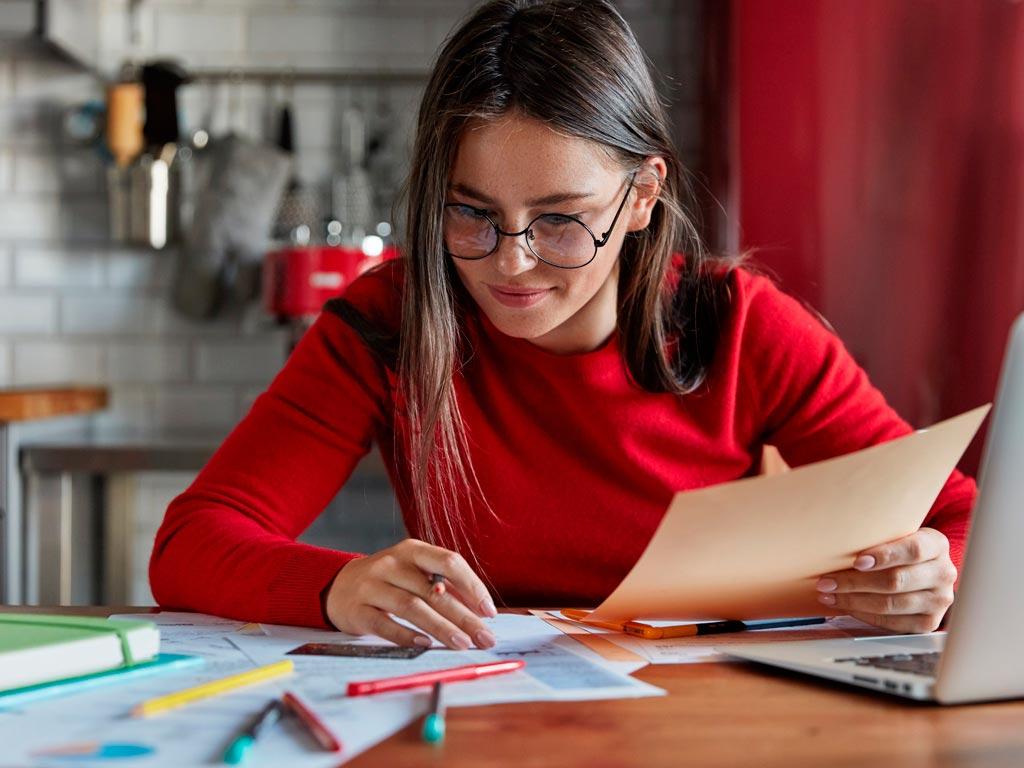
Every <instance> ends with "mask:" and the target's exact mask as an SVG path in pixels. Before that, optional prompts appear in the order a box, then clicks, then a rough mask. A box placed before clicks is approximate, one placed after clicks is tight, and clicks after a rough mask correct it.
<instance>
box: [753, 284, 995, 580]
mask: <svg viewBox="0 0 1024 768" xmlns="http://www.w3.org/2000/svg"><path fill="white" fill-rule="evenodd" d="M738 287H739V294H740V295H739V296H738V297H737V298H738V299H739V302H740V304H741V305H745V307H746V312H745V313H742V315H743V316H742V320H741V323H742V326H743V327H742V329H741V330H740V333H741V339H742V340H741V345H742V346H743V347H744V349H743V351H742V353H741V359H746V360H747V361H748V363H749V364H747V365H745V366H744V367H745V370H746V372H747V375H746V382H745V384H746V388H747V391H748V395H749V397H750V398H751V400H752V402H754V403H757V404H758V411H759V419H760V423H761V424H762V425H763V428H764V432H763V437H762V439H763V441H764V442H765V443H769V444H771V445H774V446H776V448H778V449H779V452H780V453H781V454H782V456H783V458H784V459H785V460H786V462H787V463H789V464H790V465H792V466H799V465H802V464H807V463H810V462H813V461H819V460H823V459H826V458H831V457H834V456H839V455H842V454H846V453H851V452H853V451H857V450H860V449H862V448H866V447H868V446H870V445H875V444H877V443H883V442H886V441H888V440H892V439H894V438H897V437H900V436H902V435H906V434H909V433H910V432H912V431H913V429H912V428H911V426H910V425H909V424H908V423H907V422H906V421H905V420H904V419H902V418H901V417H900V416H899V415H898V414H897V413H896V412H895V411H894V410H893V409H892V408H891V407H890V406H889V405H888V403H887V402H886V401H885V398H884V397H883V395H882V393H881V392H879V391H878V389H876V388H875V387H874V386H873V385H872V384H871V382H870V381H869V380H868V377H867V374H866V373H865V372H864V370H863V369H862V368H861V367H860V366H859V365H858V364H857V362H856V361H855V360H854V359H853V356H852V355H851V354H850V353H849V351H848V350H847V349H846V346H845V345H844V344H843V342H842V341H841V340H840V339H839V337H838V336H837V335H836V334H835V333H833V332H832V331H831V330H829V329H828V328H826V326H825V325H824V324H823V323H822V321H821V320H820V319H818V318H817V317H816V316H815V315H814V314H813V313H812V312H811V311H809V310H808V309H806V308H805V307H804V306H803V305H802V304H800V302H798V301H797V300H795V299H794V298H792V297H790V296H789V295H787V294H785V293H784V292H782V291H781V290H779V289H778V288H777V287H776V286H775V284H774V283H773V282H772V281H771V280H769V279H767V278H764V277H751V276H749V274H745V275H742V276H741V277H740V278H739V280H738ZM976 495H977V488H976V485H975V482H974V480H973V479H971V478H970V477H968V476H966V475H964V474H963V473H961V472H960V471H959V470H953V472H952V473H951V474H950V476H949V478H948V479H947V481H946V483H945V485H944V486H943V488H942V490H941V491H940V493H939V495H938V497H937V498H936V500H935V502H934V504H933V505H932V508H931V509H930V510H929V512H928V515H927V516H926V518H925V520H924V523H923V525H924V526H926V527H931V528H935V529H937V530H939V531H942V533H944V534H945V535H946V537H947V538H948V539H949V544H950V556H951V559H952V560H953V564H954V565H956V567H957V568H958V569H959V568H960V563H961V561H962V559H963V550H964V546H965V543H966V539H967V533H968V528H969V525H970V517H971V510H972V508H973V506H974V501H975V497H976Z"/></svg>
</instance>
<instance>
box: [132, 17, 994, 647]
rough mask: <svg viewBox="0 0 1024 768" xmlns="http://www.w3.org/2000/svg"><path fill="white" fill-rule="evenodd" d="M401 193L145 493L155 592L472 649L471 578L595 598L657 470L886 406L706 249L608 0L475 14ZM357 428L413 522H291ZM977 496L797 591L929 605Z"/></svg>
mask: <svg viewBox="0 0 1024 768" xmlns="http://www.w3.org/2000/svg"><path fill="white" fill-rule="evenodd" d="M406 192H407V200H408V219H407V226H406V230H407V233H406V242H405V245H404V248H403V252H404V253H405V254H406V255H407V258H405V259H403V260H401V261H396V262H392V263H390V264H388V265H386V266H385V267H383V268H381V269H378V270H376V271H374V272H372V273H370V274H367V275H364V276H363V277H362V278H361V279H359V280H358V281H356V282H355V283H354V284H353V285H352V286H351V287H350V289H349V291H348V292H347V294H346V296H345V298H344V300H335V301H333V302H330V303H329V304H328V306H327V307H326V308H325V309H326V311H325V312H324V313H322V315H321V316H320V317H319V319H318V320H317V322H316V323H315V325H314V326H313V327H312V329H311V330H310V331H309V332H308V333H307V335H306V336H305V337H304V338H303V340H302V342H301V343H300V344H299V346H298V347H297V348H296V350H295V351H294V353H293V354H292V356H291V359H290V360H289V361H288V363H287V365H286V366H285V368H284V369H283V370H282V371H281V373H280V374H279V375H278V376H277V377H276V379H275V380H274V381H273V383H272V384H271V385H270V387H269V389H268V391H267V392H265V393H264V394H262V395H261V396H260V397H259V398H258V399H257V400H256V402H255V403H254V405H253V407H252V410H251V411H250V413H249V414H248V415H247V416H246V417H245V418H244V419H243V421H242V422H241V423H240V424H239V425H238V426H237V427H236V429H235V430H234V431H233V433H232V434H231V435H230V436H229V437H228V439H227V440H226V442H225V443H224V445H223V446H222V447H221V448H220V450H219V451H218V452H217V454H216V455H215V456H214V457H213V458H212V459H211V461H210V462H209V464H208V465H207V467H206V468H205V469H204V470H203V471H202V473H201V474H200V475H199V477H198V478H197V479H196V481H195V483H194V484H193V485H192V486H191V487H190V488H189V489H188V490H187V491H185V493H183V494H182V495H181V496H179V497H178V498H177V499H175V500H174V502H173V503H172V504H171V505H170V507H169V509H168V510H167V515H166V519H165V520H164V523H163V525H162V527H161V528H160V531H159V533H158V535H157V540H156V545H155V548H154V551H153V556H152V561H151V565H150V577H151V582H152V588H153V593H154V595H155V596H156V598H157V600H158V601H159V602H160V603H161V604H162V605H164V606H168V607H177V608H187V609H192V610H198V611H205V612H209V613H216V614H220V615H224V616H234V617H238V618H240V619H245V620H250V621H265V622H278V623H293V624H303V625H321V626H333V627H336V628H337V629H339V630H342V631H345V632H350V633H356V634H361V633H374V634H377V635H380V636H382V637H385V638H388V639H390V640H393V641H394V642H396V643H400V644H403V645H415V644H420V645H428V644H430V642H431V640H430V637H431V636H432V637H434V638H437V639H438V640H440V641H441V642H443V643H445V644H446V645H448V646H449V647H452V648H467V647H469V646H470V645H473V644H475V645H476V646H478V647H481V648H487V647H490V646H492V645H493V644H494V637H493V635H492V634H491V633H490V632H489V631H488V630H487V628H486V625H485V623H484V622H483V621H482V618H483V617H487V616H493V615H494V613H495V607H494V601H495V599H498V600H500V601H501V602H504V603H507V604H513V603H515V604H535V605H536V604H548V605H552V604H555V605H583V604H596V603H597V602H599V601H600V600H601V599H602V598H603V597H604V596H606V595H607V594H608V593H609V592H610V591H611V590H612V588H614V586H615V585H616V584H617V583H618V582H619V581H620V579H621V578H622V577H623V576H624V575H625V574H626V572H627V571H628V570H629V568H630V567H631V566H632V565H633V563H634V562H635V561H636V559H637V557H638V556H639V555H640V553H641V552H642V551H643V548H644V546H645V545H646V544H647V542H648V541H649V539H650V537H651V535H652V534H653V532H654V530H655V528H656V527H657V524H658V522H659V520H660V518H661V516H662V515H663V513H664V511H665V509H666V508H667V506H668V502H669V500H670V499H671V497H672V494H673V493H674V492H676V491H678V490H682V489H688V488H696V487H701V486H706V485H709V484H712V483H719V482H725V481H729V480H733V479H736V478H739V477H742V476H745V475H750V474H754V473H756V472H757V471H758V468H759V465H760V460H761V453H762V448H763V446H764V445H765V444H766V443H770V444H773V445H775V446H776V447H777V448H778V449H779V450H780V451H781V453H782V455H783V457H784V458H785V459H786V460H787V461H788V462H789V463H790V464H791V465H799V464H804V463H807V462H811V461H816V460H820V459H824V458H827V457H831V456H835V455H839V454H843V453H848V452H850V451H854V450H858V449H860V448H863V447H865V446H868V445H872V444H875V443H878V442H882V441H885V440H889V439H892V438H894V437H897V436H899V435H903V434H906V433H908V432H909V431H910V427H909V426H908V425H907V424H906V423H905V422H904V421H903V420H902V419H900V418H899V417H898V416H897V415H896V414H895V413H894V412H893V411H892V410H891V409H890V408H889V407H888V406H887V405H886V403H885V401H884V400H883V398H882V396H881V395H880V394H879V393H878V391H877V390H875V389H874V388H873V387H872V386H871V385H870V383H869V382H868V380H867V378H866V376H865V374H864V372H863V371H862V370H861V369H860V368H859V367H858V366H857V364H856V363H855V362H854V361H853V359H852V358H851V356H850V355H849V354H848V352H847V351H846V350H845V348H844V347H843V345H842V342H841V341H840V340H839V339H838V338H836V337H835V336H834V335H833V334H832V333H830V332H829V331H828V330H827V329H826V328H825V327H824V326H823V325H822V323H821V322H820V321H819V320H818V319H817V318H815V317H814V316H813V315H812V314H810V313H809V312H807V311H806V310H805V309H804V308H803V307H802V306H801V305H800V304H799V303H798V302H796V301H794V300H792V299H791V298H789V297H787V296H786V295H785V294H783V293H782V292H781V291H779V290H778V289H777V288H776V287H775V286H774V285H773V283H772V282H771V281H769V280H767V279H766V278H764V277H760V276H757V275H755V274H753V273H752V272H750V271H749V270H747V269H745V268H743V267H742V266H740V265H739V264H738V263H736V262H730V261H726V260H721V259H712V258H711V257H709V256H708V255H707V254H705V252H704V251H703V249H702V247H701V245H700V242H699V240H698V238H697V236H696V234H695V230H694V227H693V224H692V223H691V220H690V219H689V218H688V217H687V215H686V213H685V211H684V208H683V197H684V195H685V194H686V192H687V190H686V188H685V186H684V182H683V169H682V167H681V165H680V162H679V159H678V156H677V154H676V152H675V150H674V149H673V147H672V142H671V140H670V129H669V125H668V122H667V119H666V115H665V111H664V108H663V106H662V104H661V103H660V102H659V100H658V98H657V95H656V92H655V89H654V87H653V85H652V81H651V76H650V73H649V71H648V69H647V67H646V64H645V60H644V57H643V54H642V53H641V51H640V49H639V48H638V46H637V43H636V40H635V39H634V37H633V35H632V33H631V32H630V30H629V28H628V26H627V25H626V24H625V22H624V21H623V20H622V18H621V17H620V16H619V14H618V13H617V11H616V10H615V9H614V7H613V6H612V5H611V4H610V3H608V2H595V1H594V0H587V1H586V2H578V1H576V0H554V1H553V2H535V1H531V0H499V1H497V2H491V3H488V4H487V5H485V6H483V7H481V8H480V9H479V10H478V11H477V12H476V13H475V14H474V15H472V17H471V18H469V19H468V20H467V21H466V22H465V23H464V24H463V25H462V26H461V27H460V28H459V29H458V30H457V31H456V32H455V33H454V34H453V35H452V37H451V38H450V39H449V40H448V42H447V43H446V45H445V46H444V49H443V50H442V52H441V54H440V57H439V59H438V61H437V63H436V65H435V68H434V71H433V74H432V77H431V78H430V81H429V84H428V86H427V88H426V91H425V94H424V96H423V101H422V104H421V106H420V111H419V122H418V127H417V137H416V143H415V147H414V154H413V159H412V170H411V174H410V178H409V182H408V185H407V189H406ZM679 251H681V252H683V253H686V254H687V256H686V257H685V258H684V257H682V256H681V255H680V253H679ZM374 441H376V442H377V443H378V445H379V446H380V449H381V452H382V454H383V456H384V458H385V462H386V464H387V466H388V470H389V474H390V477H391V479H392V482H393V484H394V486H395V490H396V494H397V497H398V500H399V502H400V505H401V508H402V512H403V516H404V518H405V522H406V525H407V526H408V529H409V531H410V532H411V534H412V535H413V536H414V537H415V538H411V539H408V540H406V541H403V542H401V543H399V544H397V545H395V546H393V547H390V548H388V549H386V550H383V551H381V552H377V553H374V554H369V555H360V554H357V553H347V552H337V551H332V550H326V549H323V548H318V547H314V546H310V545H307V544H302V543H298V542H296V541H295V537H297V536H298V535H299V534H300V533H301V532H302V531H303V530H304V529H305V528H306V527H307V526H308V525H309V524H310V523H311V522H312V520H313V519H314V518H315V517H316V516H317V515H318V514H319V513H320V512H321V511H322V510H323V509H324V507H325V506H326V505H327V504H328V503H329V501H330V500H331V499H332V498H333V497H334V495H335V494H336V493H337V491H338V490H339V488H340V487H341V486H342V485H343V483H344V482H345V480H346V478H347V477H348V476H349V474H350V472H351V470H352V468H353V467H354V465H355V464H356V463H357V462H358V461H359V459H360V458H361V457H362V456H363V455H364V454H365V453H366V452H367V451H368V450H369V448H370V445H371V443H372V442H374ZM974 496H975V486H974V483H973V481H972V480H970V479H969V478H966V477H964V476H963V475H961V474H959V473H954V474H953V475H952V476H951V477H950V479H949V481H948V482H947V484H946V486H945V488H944V489H943V491H942V494H941V495H940V496H939V498H938V499H937V501H936V503H935V505H934V507H933V509H932V510H931V512H930V514H929V516H928V518H927V519H926V521H925V527H922V528H921V530H919V531H917V532H916V533H914V534H913V535H911V536H908V537H906V538H904V539H901V540H899V541H896V542H890V543H888V544H886V545H884V546H880V547H876V548H874V549H872V550H870V551H867V552H864V553H862V554H861V556H860V557H859V558H858V559H857V562H856V564H855V565H856V567H855V568H854V569H851V570H848V571H844V572H841V573H835V574H827V575H825V576H824V577H823V578H822V579H821V580H820V581H819V583H818V588H819V590H820V591H821V601H822V603H823V604H824V605H827V606H829V608H834V609H838V610H839V611H840V612H845V613H850V614H852V615H854V616H857V617H859V618H862V619H864V620H866V621H868V622H871V623H874V624H877V625H879V626H882V627H887V628H890V629H893V630H897V631H903V632H925V631H930V630H932V629H935V628H936V627H937V626H938V624H939V622H940V620H941V619H942V616H943V614H944V613H945V611H946V609H947V608H948V607H949V605H950V604H951V603H952V599H953V583H954V580H955V578H956V564H957V563H959V559H960V557H961V554H962V549H963V544H964V539H965V536H966V532H967V526H968V520H969V515H970V509H971V506H972V504H973V500H974ZM432 574H441V575H443V577H444V582H442V583H443V584H444V585H445V586H446V587H447V589H442V588H435V586H434V585H432V583H431V576H432ZM396 617H397V618H400V619H404V620H405V623H399V622H397V621H395V618H396Z"/></svg>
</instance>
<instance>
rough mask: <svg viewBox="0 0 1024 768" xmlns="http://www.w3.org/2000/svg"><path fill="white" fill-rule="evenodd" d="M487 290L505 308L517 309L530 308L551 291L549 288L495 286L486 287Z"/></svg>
mask: <svg viewBox="0 0 1024 768" xmlns="http://www.w3.org/2000/svg"><path fill="white" fill-rule="evenodd" d="M487 290H489V291H490V292H491V295H492V296H493V297H494V298H495V299H497V300H498V301H500V302H501V303H502V304H504V305H505V306H506V307H515V308H517V309H523V308H525V307H532V306H533V305H534V304H536V303H537V302H539V301H543V299H544V297H546V296H547V295H548V294H549V293H551V291H552V289H551V288H507V287H506V288H502V287H498V286H495V285H488V286H487Z"/></svg>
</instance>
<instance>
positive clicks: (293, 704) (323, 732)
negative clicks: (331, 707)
mask: <svg viewBox="0 0 1024 768" xmlns="http://www.w3.org/2000/svg"><path fill="white" fill-rule="evenodd" d="M281 703H282V704H283V705H284V708H285V709H286V710H288V711H289V712H290V713H291V714H293V715H295V717H296V718H298V720H299V722H300V723H302V725H303V726H305V728H306V730H307V731H309V735H310V736H312V737H313V738H314V739H316V742H317V744H319V745H320V746H321V747H323V748H324V749H326V750H327V751H328V752H340V751H341V740H340V739H338V737H337V736H335V735H334V734H333V733H332V732H331V729H330V728H328V727H327V724H326V723H325V722H324V721H323V720H321V719H320V718H319V717H318V716H317V714H316V712H314V711H313V710H312V709H310V707H309V706H308V705H307V704H306V703H305V702H304V701H302V699H300V698H299V697H298V695H297V694H294V693H292V692H291V691H286V692H285V694H284V696H282V697H281Z"/></svg>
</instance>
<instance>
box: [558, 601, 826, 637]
mask: <svg viewBox="0 0 1024 768" xmlns="http://www.w3.org/2000/svg"><path fill="white" fill-rule="evenodd" d="M589 613H590V612H589V611H582V610H578V609H575V608H566V609H565V610H563V611H562V615H563V616H565V618H567V619H570V620H572V621H577V622H580V623H582V624H586V625H588V626H592V627H600V628H602V629H611V630H614V631H616V632H625V633H626V634H627V635H635V636H636V637H642V638H644V639H646V640H663V639H666V638H672V637H697V636H699V635H720V634H725V633H728V632H748V631H751V630H757V629H780V628H782V627H801V626H806V625H809V624H824V623H825V621H826V619H825V617H824V616H814V617H807V618H797V619H758V620H755V621H737V620H734V619H729V620H726V621H705V622H700V623H694V624H677V625H674V626H669V627H655V626H652V625H650V624H644V623H643V622H640V621H623V622H615V621H589V620H587V615H588V614H589Z"/></svg>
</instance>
